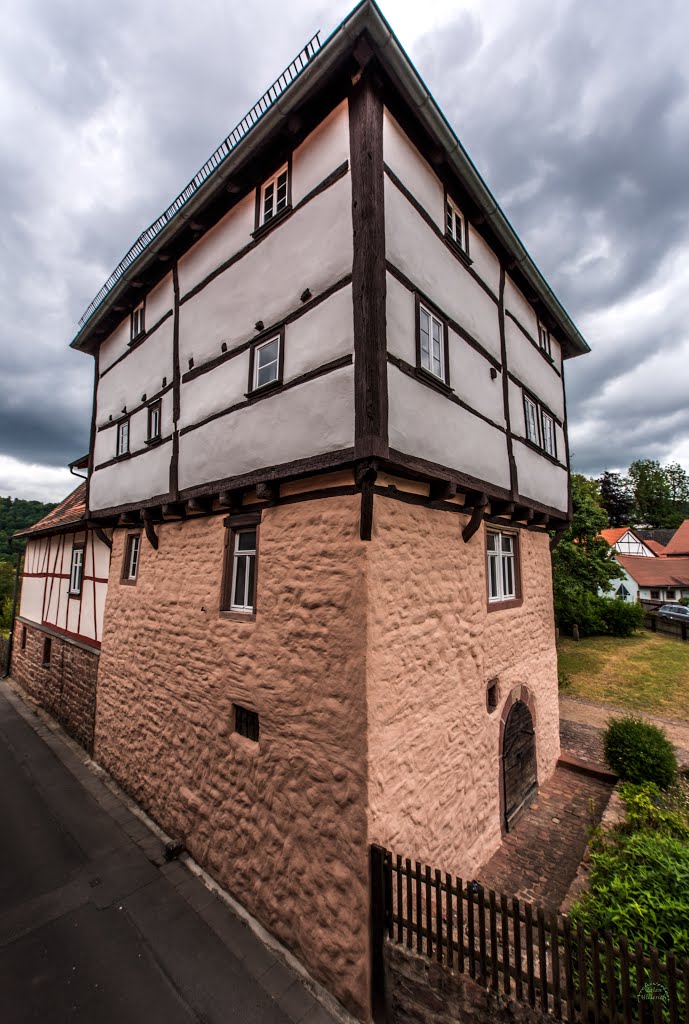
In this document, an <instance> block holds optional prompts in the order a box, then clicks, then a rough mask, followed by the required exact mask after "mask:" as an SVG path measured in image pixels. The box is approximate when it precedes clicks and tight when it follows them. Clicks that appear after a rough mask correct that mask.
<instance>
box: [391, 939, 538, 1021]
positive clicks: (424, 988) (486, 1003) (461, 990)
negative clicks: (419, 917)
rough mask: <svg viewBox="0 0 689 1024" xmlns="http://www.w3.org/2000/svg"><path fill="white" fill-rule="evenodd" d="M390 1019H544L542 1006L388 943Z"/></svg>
mask: <svg viewBox="0 0 689 1024" xmlns="http://www.w3.org/2000/svg"><path fill="white" fill-rule="evenodd" d="M385 996H386V1004H387V1024H458V1022H459V1024H541V1022H545V1021H548V1020H552V1018H549V1017H547V1016H544V1015H543V1014H542V1013H541V1012H540V1011H539V1010H535V1009H532V1008H531V1007H530V1006H528V1005H524V1004H523V1003H516V1002H514V1001H513V1000H510V999H508V998H507V997H506V996H504V995H502V994H501V993H499V992H493V991H492V990H490V989H486V988H483V987H482V986H481V985H480V984H479V983H478V982H476V981H473V980H472V978H471V977H469V976H468V975H466V974H458V973H455V972H454V971H450V970H448V969H447V968H446V967H443V965H442V964H439V963H434V962H433V961H432V960H427V959H426V958H425V957H421V956H418V955H417V954H416V953H413V952H411V951H410V950H408V949H406V948H404V947H403V946H397V945H395V944H394V943H390V942H386V944H385Z"/></svg>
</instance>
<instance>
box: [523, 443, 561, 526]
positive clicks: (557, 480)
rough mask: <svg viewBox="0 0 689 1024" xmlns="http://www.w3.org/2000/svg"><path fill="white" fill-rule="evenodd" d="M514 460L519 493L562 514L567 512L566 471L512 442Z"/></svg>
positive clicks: (531, 450) (524, 446)
mask: <svg viewBox="0 0 689 1024" xmlns="http://www.w3.org/2000/svg"><path fill="white" fill-rule="evenodd" d="M513 450H514V459H515V462H516V464H517V476H518V479H519V493H520V494H521V495H522V496H523V497H525V498H531V499H533V501H539V502H541V504H542V505H549V506H550V507H551V508H556V509H558V510H560V511H562V512H566V511H567V471H566V470H565V469H560V467H559V466H556V465H555V464H554V463H552V462H550V461H549V460H548V459H546V458H544V457H543V456H542V455H540V454H539V453H538V452H535V451H533V449H531V448H528V447H527V446H526V445H525V444H522V443H521V441H517V440H515V441H514V448H513Z"/></svg>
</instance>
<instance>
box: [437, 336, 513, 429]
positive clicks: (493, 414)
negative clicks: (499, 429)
mask: <svg viewBox="0 0 689 1024" xmlns="http://www.w3.org/2000/svg"><path fill="white" fill-rule="evenodd" d="M448 348H449V354H450V387H451V388H453V389H454V391H455V394H456V395H457V396H458V397H459V398H462V399H463V400H464V401H465V402H466V403H467V404H468V405H470V406H472V408H474V409H477V410H478V412H481V413H483V415H484V416H488V418H489V419H491V420H493V422H494V423H498V424H500V426H503V427H504V426H505V405H504V402H503V396H502V379H501V376H500V374H499V373H498V375H497V377H496V378H495V380H493V379H492V378H491V375H490V371H491V365H490V363H489V362H488V360H487V359H484V358H483V356H482V355H481V353H480V352H477V351H476V349H473V348H472V347H471V345H467V343H466V341H464V339H463V338H462V337H461V336H460V335H459V334H455V332H454V331H453V330H452V329H450V331H449V334H448Z"/></svg>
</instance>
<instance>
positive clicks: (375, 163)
mask: <svg viewBox="0 0 689 1024" xmlns="http://www.w3.org/2000/svg"><path fill="white" fill-rule="evenodd" d="M374 63H375V62H373V61H372V62H370V63H368V64H367V66H366V67H365V68H364V69H363V70H361V71H360V72H359V74H358V75H356V76H355V81H354V84H353V85H352V90H351V93H350V96H349V148H350V156H351V168H352V231H353V241H354V257H353V261H352V303H353V307H354V432H355V442H354V446H355V452H356V455H357V457H359V458H366V457H370V456H378V457H379V458H387V456H388V379H387V338H386V319H385V206H384V203H385V197H384V177H383V101H382V98H381V96H380V95H379V92H378V91H377V89H376V87H375V83H374V81H373V77H372V71H371V69H372V67H373V65H374Z"/></svg>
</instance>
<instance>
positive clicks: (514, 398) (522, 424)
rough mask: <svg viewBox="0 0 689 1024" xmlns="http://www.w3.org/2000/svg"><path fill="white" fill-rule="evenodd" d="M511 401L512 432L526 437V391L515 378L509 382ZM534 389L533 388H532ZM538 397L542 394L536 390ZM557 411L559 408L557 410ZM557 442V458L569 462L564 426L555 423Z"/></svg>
mask: <svg viewBox="0 0 689 1024" xmlns="http://www.w3.org/2000/svg"><path fill="white" fill-rule="evenodd" d="M507 388H508V395H509V402H510V426H511V427H512V433H513V434H518V435H519V436H520V437H526V414H525V412H524V397H523V396H524V392H523V390H522V388H520V387H519V385H518V384H515V383H514V381H513V380H510V381H508V382H507ZM531 390H533V389H531ZM535 394H536V398H540V397H541V396H540V395H539V394H538V392H535ZM555 412H557V410H555ZM555 444H556V448H557V458H558V461H559V462H562V463H565V464H566V462H567V458H566V456H567V451H566V448H565V433H564V430H563V429H562V427H560V426H558V424H557V423H556V424H555Z"/></svg>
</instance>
